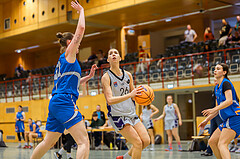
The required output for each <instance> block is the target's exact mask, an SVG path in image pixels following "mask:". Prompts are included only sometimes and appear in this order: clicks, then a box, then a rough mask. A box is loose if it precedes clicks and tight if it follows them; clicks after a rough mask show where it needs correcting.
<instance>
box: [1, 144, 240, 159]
mask: <svg viewBox="0 0 240 159" xmlns="http://www.w3.org/2000/svg"><path fill="white" fill-rule="evenodd" d="M6 144H7V146H8V148H0V159H12V158H14V159H29V158H30V156H31V153H32V151H33V150H29V149H18V148H16V147H17V144H16V143H6ZM166 147H167V145H166V144H161V145H156V147H155V148H156V150H155V151H143V152H142V159H166V158H168V159H200V158H203V159H212V158H214V157H213V156H210V157H201V152H178V151H176V149H177V145H173V149H175V150H174V151H172V152H166V151H164V149H165V148H166ZM186 148H187V144H183V149H186ZM55 151H57V149H51V150H49V151H48V152H47V153H46V154H45V156H44V157H43V159H55V157H54V155H53V153H54V152H55ZM124 153H126V151H125V150H124V151H123V150H122V151H117V150H91V151H90V157H89V158H90V159H115V158H116V156H117V155H122V154H124ZM66 157H67V156H66V154H63V158H66ZM72 157H73V158H75V157H76V150H73V151H72ZM231 157H232V159H238V158H240V154H236V153H232V154H231Z"/></svg>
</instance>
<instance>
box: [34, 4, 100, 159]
mask: <svg viewBox="0 0 240 159" xmlns="http://www.w3.org/2000/svg"><path fill="white" fill-rule="evenodd" d="M71 6H72V7H73V8H74V9H75V10H77V11H78V13H79V14H80V16H79V20H78V24H77V29H76V32H75V34H72V33H69V32H67V33H63V34H62V33H58V34H57V37H58V38H59V43H60V44H61V46H62V47H61V53H62V55H61V56H60V58H59V60H58V63H57V66H56V69H55V73H54V88H53V90H52V98H51V100H50V103H49V107H48V109H49V113H48V119H47V124H46V130H47V134H46V137H45V138H44V140H43V141H42V142H41V143H40V144H39V145H38V146H37V147H36V148H35V150H34V151H33V154H32V156H31V159H40V158H41V157H42V156H43V155H44V154H45V153H46V152H47V151H48V150H49V149H50V148H51V147H52V146H53V145H54V144H55V143H56V142H57V140H58V139H59V137H60V136H61V134H62V133H63V131H64V129H67V130H68V131H69V132H70V133H71V135H72V137H73V138H74V140H75V141H76V143H77V145H78V148H77V154H76V158H77V159H80V158H81V159H82V158H84V159H86V158H88V157H89V139H88V134H87V131H86V128H85V124H84V123H83V121H82V115H81V114H80V112H79V111H78V107H77V106H76V101H77V99H78V96H79V85H80V84H82V83H84V82H86V81H88V80H89V79H90V78H92V77H93V76H94V74H95V70H96V69H97V66H96V65H93V66H92V68H91V71H90V74H89V75H88V76H86V77H83V78H81V68H80V65H79V63H78V61H77V59H76V54H77V53H78V47H79V45H80V42H81V41H82V38H83V35H84V31H85V17H84V9H83V7H82V6H81V5H80V4H79V3H78V2H77V0H76V1H75V2H73V1H72V2H71Z"/></svg>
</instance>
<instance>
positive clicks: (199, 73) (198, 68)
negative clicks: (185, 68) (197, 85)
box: [193, 64, 203, 78]
mask: <svg viewBox="0 0 240 159" xmlns="http://www.w3.org/2000/svg"><path fill="white" fill-rule="evenodd" d="M193 72H194V76H195V77H197V78H200V77H203V66H202V65H201V64H196V65H195V66H194V67H193Z"/></svg>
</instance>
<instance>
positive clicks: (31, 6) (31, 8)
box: [27, 0, 39, 25]
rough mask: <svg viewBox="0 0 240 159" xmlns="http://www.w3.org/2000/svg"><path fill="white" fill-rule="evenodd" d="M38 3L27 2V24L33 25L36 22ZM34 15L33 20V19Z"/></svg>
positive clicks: (36, 1) (37, 1) (28, 0)
mask: <svg viewBox="0 0 240 159" xmlns="http://www.w3.org/2000/svg"><path fill="white" fill-rule="evenodd" d="M38 3H39V0H35V1H34V2H33V1H32V0H27V6H28V8H27V14H28V17H29V24H30V25H31V24H35V23H37V22H38V15H39V11H38ZM33 15H34V18H33Z"/></svg>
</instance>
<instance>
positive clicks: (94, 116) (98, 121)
mask: <svg viewBox="0 0 240 159" xmlns="http://www.w3.org/2000/svg"><path fill="white" fill-rule="evenodd" d="M103 125H104V121H103V120H102V119H98V114H97V113H96V112H94V113H93V114H92V123H91V124H90V127H91V128H95V129H98V128H99V127H100V126H103ZM93 136H94V138H95V147H96V149H99V148H100V143H101V140H102V132H94V133H93Z"/></svg>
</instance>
